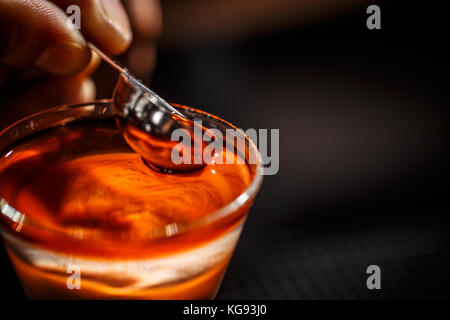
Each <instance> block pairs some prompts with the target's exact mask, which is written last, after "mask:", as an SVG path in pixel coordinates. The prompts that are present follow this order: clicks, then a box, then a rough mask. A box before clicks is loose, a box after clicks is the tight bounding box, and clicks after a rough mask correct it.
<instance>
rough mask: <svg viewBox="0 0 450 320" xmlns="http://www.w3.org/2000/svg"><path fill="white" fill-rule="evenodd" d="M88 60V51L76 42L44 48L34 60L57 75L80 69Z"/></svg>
mask: <svg viewBox="0 0 450 320" xmlns="http://www.w3.org/2000/svg"><path fill="white" fill-rule="evenodd" d="M89 60H90V51H89V49H88V48H87V47H85V46H82V45H80V44H78V43H64V44H59V45H54V46H50V47H48V48H46V49H45V50H44V51H43V52H42V54H41V55H40V56H39V58H38V59H37V60H36V66H38V67H39V68H41V69H43V70H45V71H48V72H51V73H54V74H58V75H70V74H75V73H77V72H79V71H81V70H82V69H83V68H84V67H86V66H87V64H88V63H89Z"/></svg>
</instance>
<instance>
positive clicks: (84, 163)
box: [0, 102, 262, 299]
mask: <svg viewBox="0 0 450 320" xmlns="http://www.w3.org/2000/svg"><path fill="white" fill-rule="evenodd" d="M184 112H186V113H187V114H188V115H190V116H192V117H196V118H200V119H201V120H202V121H203V125H204V126H206V127H208V125H209V124H210V125H212V126H213V127H214V128H219V129H223V130H225V129H229V128H233V127H232V126H231V125H229V124H227V123H226V122H223V121H222V120H220V119H218V118H216V117H213V116H210V115H207V114H206V113H203V112H201V111H197V110H194V109H189V108H186V109H184ZM237 139H243V141H244V142H245V144H244V145H245V150H237V149H233V148H229V147H228V148H224V150H223V154H221V155H216V156H219V157H228V158H230V157H234V158H235V159H236V161H235V162H234V163H233V164H229V163H227V164H225V163H224V164H219V163H210V164H208V165H207V166H206V167H205V168H203V169H201V170H198V171H194V172H191V173H177V174H166V173H161V172H157V171H155V170H153V169H152V168H150V167H149V166H147V165H146V164H145V162H144V161H143V160H142V159H141V157H140V156H139V155H138V154H136V153H135V152H133V151H132V150H131V149H130V148H129V147H128V145H127V144H126V142H125V141H124V140H123V138H122V135H121V133H120V131H119V130H118V129H117V127H116V124H115V120H114V117H113V115H112V107H111V104H110V103H109V102H97V103H92V104H86V105H80V106H73V107H62V108H56V109H52V110H49V111H46V112H43V113H40V114H37V115H35V116H32V117H30V118H27V119H25V120H23V121H21V122H19V123H17V124H15V125H13V126H11V127H10V128H8V129H7V130H5V131H4V132H3V133H2V134H1V135H0V153H1V156H0V182H1V183H0V209H1V222H2V228H1V230H2V235H3V238H4V243H5V245H6V248H7V251H8V254H9V256H10V258H11V260H12V262H13V265H14V267H15V269H16V271H17V274H18V276H19V278H20V281H21V283H22V286H23V288H24V290H25V292H26V294H27V296H28V297H30V298H113V299H117V298H118V299H122V298H126V299H206V298H213V297H214V296H215V294H216V292H217V289H218V287H219V285H220V281H221V279H222V277H223V274H224V272H225V270H226V267H227V264H228V262H229V260H230V257H231V255H232V253H233V250H234V247H235V245H236V242H237V240H238V238H239V235H240V232H241V229H242V226H243V223H244V221H245V218H246V215H247V212H248V210H249V207H250V205H251V203H252V202H253V199H254V197H255V194H256V193H257V191H258V189H259V186H260V183H261V180H262V178H261V172H260V171H261V164H260V163H259V162H258V163H256V164H250V163H248V162H247V161H246V157H249V156H250V155H251V153H253V156H254V155H255V154H257V153H258V152H257V150H256V148H255V147H254V145H253V144H252V143H251V141H250V140H249V139H248V138H247V137H245V136H243V135H241V136H238V137H237ZM241 145H242V144H241ZM237 160H241V161H237Z"/></svg>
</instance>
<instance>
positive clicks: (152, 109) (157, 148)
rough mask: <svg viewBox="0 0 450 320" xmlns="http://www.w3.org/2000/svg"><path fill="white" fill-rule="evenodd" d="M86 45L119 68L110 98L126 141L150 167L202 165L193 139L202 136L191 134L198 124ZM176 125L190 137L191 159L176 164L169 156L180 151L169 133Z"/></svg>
mask: <svg viewBox="0 0 450 320" xmlns="http://www.w3.org/2000/svg"><path fill="white" fill-rule="evenodd" d="M89 46H90V47H91V49H92V50H94V51H95V52H96V53H97V54H99V55H100V56H101V57H102V58H103V60H105V61H106V62H108V63H109V64H110V65H111V66H112V67H114V68H115V69H116V70H118V71H119V72H120V75H119V80H118V81H117V84H116V87H115V89H114V94H113V102H114V110H115V113H116V116H117V123H118V126H119V128H120V130H121V131H122V134H123V137H124V139H125V140H126V142H127V143H128V145H129V146H130V147H131V148H132V149H133V150H134V151H136V152H137V153H139V154H140V155H141V156H142V157H143V158H144V160H145V161H146V163H147V164H148V165H149V166H150V167H152V168H153V169H157V170H159V171H162V172H169V173H174V172H187V171H194V170H198V169H201V168H203V167H204V166H205V163H204V162H203V160H201V161H194V159H203V157H202V155H201V154H196V151H197V153H198V151H199V150H196V148H194V147H193V145H194V139H200V140H202V137H201V136H199V137H197V136H195V135H194V132H196V130H194V128H195V126H196V125H197V126H198V124H196V123H194V122H193V121H192V120H190V119H188V118H187V117H186V116H184V115H183V114H182V113H181V112H180V111H178V110H177V109H175V108H174V107H173V106H171V105H170V104H169V103H167V102H166V101H165V100H164V99H162V98H161V97H160V96H158V95H157V94H156V93H154V92H153V91H152V90H150V89H149V88H147V87H146V86H144V85H143V84H142V83H141V82H140V81H139V80H137V79H136V78H134V77H133V76H132V75H131V74H130V73H129V72H128V71H127V70H126V69H125V68H123V67H121V66H120V65H119V64H118V63H117V62H115V61H114V60H112V59H111V58H110V57H108V56H107V55H106V54H104V53H103V52H101V51H100V50H99V49H97V48H96V47H95V46H94V45H92V44H90V45H89ZM177 129H184V130H185V133H187V134H188V135H189V136H190V138H191V139H190V141H189V142H190V145H189V149H190V150H191V156H190V159H191V160H192V161H191V163H180V164H177V163H174V161H173V160H172V152H173V151H174V150H175V151H176V152H178V151H179V150H176V149H174V148H177V146H178V147H179V144H180V142H178V141H172V140H171V137H172V133H173V132H174V131H175V130H177ZM200 132H202V131H200ZM201 145H202V148H201V150H200V151H201V152H203V148H204V144H203V142H202V144H201ZM189 149H188V150H189Z"/></svg>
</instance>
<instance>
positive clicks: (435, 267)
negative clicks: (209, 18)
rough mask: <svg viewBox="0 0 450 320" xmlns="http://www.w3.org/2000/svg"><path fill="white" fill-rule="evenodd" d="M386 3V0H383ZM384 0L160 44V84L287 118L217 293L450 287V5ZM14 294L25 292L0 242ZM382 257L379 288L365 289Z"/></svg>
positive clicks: (265, 124) (276, 119)
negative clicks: (226, 38)
mask: <svg viewBox="0 0 450 320" xmlns="http://www.w3.org/2000/svg"><path fill="white" fill-rule="evenodd" d="M373 3H374V4H375V3H377V2H376V1H374V2H373ZM442 3H444V2H438V1H428V2H424V1H421V2H419V1H408V2H404V1H394V2H391V3H389V4H387V3H381V4H380V6H381V9H382V29H381V30H368V29H367V28H366V18H367V14H366V13H365V8H366V7H358V8H355V9H354V10H352V11H350V12H347V14H345V15H340V16H338V17H332V18H328V19H326V20H320V21H317V22H316V23H313V24H310V25H307V26H304V25H303V26H299V27H297V28H290V29H289V30H280V31H277V32H273V33H267V34H264V35H259V36H256V37H253V38H251V39H247V40H246V41H242V42H239V43H233V44H230V43H228V42H223V43H222V42H221V41H220V39H219V40H217V41H216V42H215V43H213V44H208V45H204V46H194V47H189V48H183V49H180V48H178V49H164V48H162V49H161V50H160V52H159V56H158V64H157V68H156V71H155V73H154V76H153V78H152V82H151V83H152V87H153V88H154V89H155V90H156V91H157V92H159V93H161V95H162V96H164V97H166V98H167V99H168V100H169V101H173V102H177V103H180V104H185V105H189V106H193V107H199V108H202V109H204V110H206V111H208V112H211V113H213V114H216V115H218V116H220V117H222V118H224V119H227V120H229V121H231V122H232V123H234V124H236V125H237V126H239V127H241V128H268V129H270V128H278V129H280V171H279V173H278V174H277V175H275V176H267V177H265V181H264V183H263V187H262V189H261V192H260V193H259V195H258V197H257V200H256V202H255V205H254V206H253V208H252V210H251V212H250V216H249V219H248V221H247V223H246V227H245V229H244V232H243V234H242V237H241V240H240V242H239V245H238V247H237V249H236V252H235V255H234V257H233V259H232V261H231V263H230V266H229V269H228V272H227V274H226V276H225V278H224V280H223V284H222V287H221V289H220V291H219V294H218V299H340V298H344V299H355V298H356V299H357V298H369V299H371V298H375V299H380V298H381V299H390V298H443V297H448V296H449V290H448V289H447V288H448V287H449V285H450V281H449V280H450V279H449V267H450V263H449V253H450V252H449V250H450V247H449V243H448V239H447V238H448V237H447V235H448V232H449V231H448V230H449V226H450V224H449V217H448V213H449V202H448V191H449V188H448V184H449V169H448V166H449V163H450V162H449V153H448V150H449V149H448V147H449V145H448V141H449V140H448V133H449V132H448V121H447V120H448V116H449V113H450V111H449V98H448V97H449V95H448V91H449V81H448V77H449V74H450V63H449V58H450V45H449V41H448V39H449V35H448V29H447V24H448V22H447V21H448V18H447V16H446V11H445V10H444V9H445V8H444V7H443V5H442ZM0 259H1V268H2V278H1V286H0V288H1V289H0V295H1V296H2V297H23V293H22V290H21V289H20V286H19V284H18V282H17V280H16V276H15V274H14V271H13V269H12V268H11V266H10V263H9V260H8V258H7V256H6V254H5V252H4V249H3V248H2V249H1V253H0ZM371 264H376V265H379V266H380V268H381V272H382V280H381V285H382V289H381V290H375V291H370V290H368V289H367V288H366V278H367V276H368V275H367V274H366V268H367V266H368V265H371Z"/></svg>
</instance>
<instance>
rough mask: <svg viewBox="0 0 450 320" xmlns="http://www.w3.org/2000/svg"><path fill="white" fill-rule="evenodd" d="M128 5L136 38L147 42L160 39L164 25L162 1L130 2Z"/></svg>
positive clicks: (139, 0)
mask: <svg viewBox="0 0 450 320" xmlns="http://www.w3.org/2000/svg"><path fill="white" fill-rule="evenodd" d="M126 3H127V7H128V11H129V12H130V16H131V18H132V19H131V21H132V24H133V28H134V30H135V33H136V36H137V37H138V38H141V39H146V40H155V39H157V38H159V36H160V34H161V30H162V25H163V22H162V14H161V4H160V1H159V0H128V1H127V2H126Z"/></svg>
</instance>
